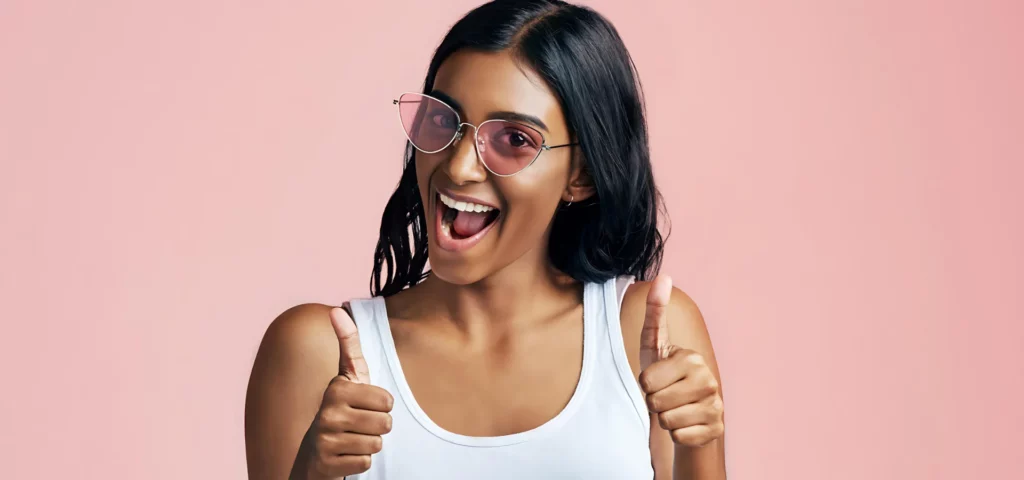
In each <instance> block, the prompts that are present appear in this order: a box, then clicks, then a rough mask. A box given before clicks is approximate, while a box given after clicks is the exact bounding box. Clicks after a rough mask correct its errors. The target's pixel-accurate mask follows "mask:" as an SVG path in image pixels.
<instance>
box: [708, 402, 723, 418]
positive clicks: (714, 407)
mask: <svg viewBox="0 0 1024 480" xmlns="http://www.w3.org/2000/svg"><path fill="white" fill-rule="evenodd" d="M711 411H712V412H713V413H714V414H715V416H716V417H721V416H722V414H723V413H725V402H724V401H722V397H715V401H714V402H711Z"/></svg>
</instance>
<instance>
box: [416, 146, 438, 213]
mask: <svg viewBox="0 0 1024 480" xmlns="http://www.w3.org/2000/svg"><path fill="white" fill-rule="evenodd" d="M415 155H416V182H417V184H418V185H419V187H420V195H421V196H422V197H423V200H424V202H426V200H427V196H428V195H429V194H430V177H431V175H433V174H434V171H435V170H437V164H438V163H440V161H441V160H440V158H439V155H437V154H434V155H428V154H425V153H420V152H416V153H415ZM424 205H426V203H424Z"/></svg>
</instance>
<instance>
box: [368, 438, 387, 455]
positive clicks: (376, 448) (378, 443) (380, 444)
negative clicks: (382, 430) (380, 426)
mask: <svg viewBox="0 0 1024 480" xmlns="http://www.w3.org/2000/svg"><path fill="white" fill-rule="evenodd" d="M370 442H371V443H370V450H372V451H373V453H379V452H380V451H381V450H383V449H384V439H383V438H381V437H379V436H378V437H373V440H371V441H370Z"/></svg>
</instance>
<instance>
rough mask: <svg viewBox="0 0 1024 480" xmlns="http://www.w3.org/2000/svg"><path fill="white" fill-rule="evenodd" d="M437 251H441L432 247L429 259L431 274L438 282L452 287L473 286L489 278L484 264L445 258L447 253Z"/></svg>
mask: <svg viewBox="0 0 1024 480" xmlns="http://www.w3.org/2000/svg"><path fill="white" fill-rule="evenodd" d="M437 250H440V249H439V248H436V247H434V246H433V245H431V246H430V247H429V248H428V253H427V258H429V259H430V273H431V275H433V276H435V277H437V278H438V280H443V281H444V282H445V283H450V284H452V285H472V284H474V283H476V282H479V281H480V280H483V279H484V278H485V277H487V275H488V272H487V269H486V266H485V265H484V262H481V261H479V260H475V261H474V260H472V259H469V258H459V259H450V258H443V257H444V256H445V255H444V253H445V252H443V251H442V252H438V251H437ZM435 255H436V256H435Z"/></svg>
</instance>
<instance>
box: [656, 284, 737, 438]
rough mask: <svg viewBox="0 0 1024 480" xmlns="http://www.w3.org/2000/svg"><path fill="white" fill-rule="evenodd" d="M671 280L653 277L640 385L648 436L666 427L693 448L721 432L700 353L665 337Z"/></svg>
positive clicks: (715, 395)
mask: <svg viewBox="0 0 1024 480" xmlns="http://www.w3.org/2000/svg"><path fill="white" fill-rule="evenodd" d="M671 296H672V280H671V279H670V278H668V277H666V276H659V277H657V278H655V279H654V281H653V282H652V285H651V290H650V293H648V295H647V313H646V315H645V316H644V327H643V331H642V332H641V334H640V369H641V372H640V378H639V380H640V387H641V388H642V389H643V391H644V393H645V394H646V395H647V408H648V410H650V412H651V436H652V437H653V436H654V435H655V433H656V432H657V430H658V429H664V430H668V431H669V432H670V434H671V437H672V441H673V442H675V443H676V444H679V445H686V446H691V447H697V446H702V445H705V444H707V443H708V442H710V441H712V440H714V439H716V438H718V437H719V436H721V435H722V432H723V431H724V430H725V425H724V422H723V415H722V413H723V408H722V397H721V395H720V394H719V389H718V381H717V380H716V379H715V375H714V374H713V373H712V371H711V368H710V367H708V365H707V363H706V362H705V361H704V357H702V356H701V355H700V354H699V353H697V352H694V351H692V350H687V349H684V348H682V347H679V346H677V345H674V344H672V343H671V342H670V341H669V335H668V333H669V332H668V305H669V300H670V298H671Z"/></svg>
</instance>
